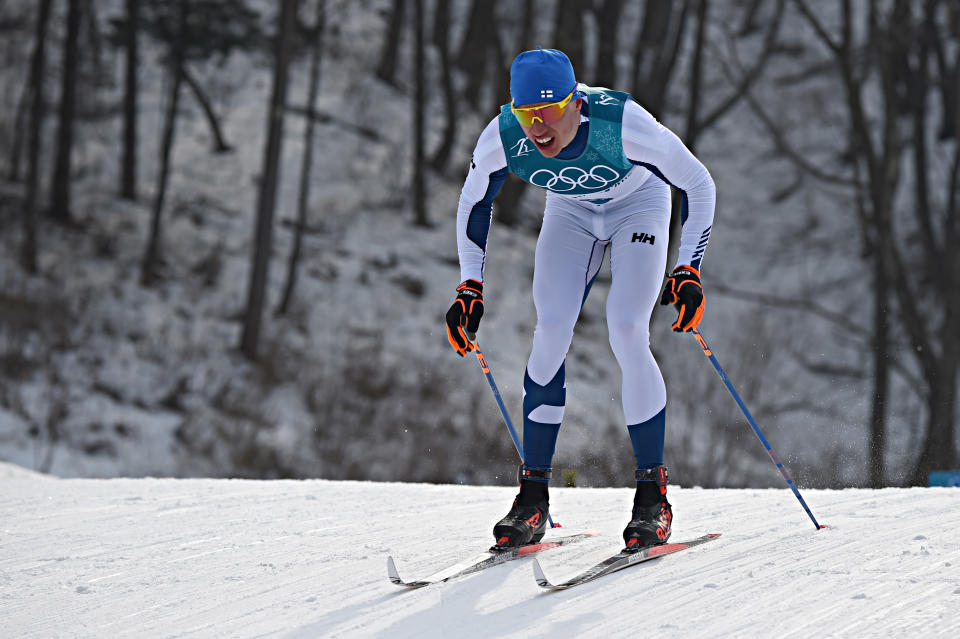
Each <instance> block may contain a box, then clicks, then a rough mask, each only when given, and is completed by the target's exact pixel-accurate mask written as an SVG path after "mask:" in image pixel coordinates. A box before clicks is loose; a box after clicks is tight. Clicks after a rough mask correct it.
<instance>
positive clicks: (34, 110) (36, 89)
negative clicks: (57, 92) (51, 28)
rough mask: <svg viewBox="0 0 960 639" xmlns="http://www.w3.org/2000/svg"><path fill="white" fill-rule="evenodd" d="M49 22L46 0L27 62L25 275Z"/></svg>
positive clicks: (33, 253) (33, 235) (32, 249)
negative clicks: (29, 94) (30, 91)
mask: <svg viewBox="0 0 960 639" xmlns="http://www.w3.org/2000/svg"><path fill="white" fill-rule="evenodd" d="M49 20H50V0H40V6H39V7H38V11H37V23H36V28H35V30H34V32H35V38H36V39H35V42H34V44H33V55H32V57H31V60H30V84H31V86H32V87H33V100H32V103H31V106H30V133H29V139H28V145H29V147H28V157H27V185H26V199H25V201H24V204H23V244H22V245H21V248H20V264H21V265H22V266H23V268H24V269H25V270H26V271H27V272H28V273H36V272H37V208H38V206H37V185H38V182H39V167H40V134H41V132H42V128H43V113H44V103H43V75H44V66H45V61H46V60H45V58H46V40H47V22H49Z"/></svg>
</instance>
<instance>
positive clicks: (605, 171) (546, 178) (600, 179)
mask: <svg viewBox="0 0 960 639" xmlns="http://www.w3.org/2000/svg"><path fill="white" fill-rule="evenodd" d="M541 173H542V174H543V175H542V176H541V177H540V178H539V180H540V181H539V182H538V181H537V180H538V178H537V176H538V175H540V174H541ZM619 179H620V174H619V173H617V172H616V171H614V170H613V169H611V168H610V167H609V166H605V165H603V164H598V165H596V166H594V167H593V168H592V169H590V170H589V171H584V170H583V169H581V168H580V167H578V166H568V167H566V168H563V169H561V170H560V172H559V173H554V172H553V171H551V170H550V169H539V170H537V171H534V172H533V175H531V176H530V184H532V185H534V186H539V187H540V188H542V189H549V190H551V191H554V192H557V193H565V192H567V191H572V190H573V189H576V188H582V189H587V190H588V191H596V190H598V189H604V188H606V187H608V186H610V185H612V184H614V183H616V181H617V180H619Z"/></svg>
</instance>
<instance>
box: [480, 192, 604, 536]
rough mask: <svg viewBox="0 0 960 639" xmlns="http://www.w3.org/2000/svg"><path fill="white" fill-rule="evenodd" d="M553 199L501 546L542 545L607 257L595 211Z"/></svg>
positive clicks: (498, 532) (498, 529)
mask: <svg viewBox="0 0 960 639" xmlns="http://www.w3.org/2000/svg"><path fill="white" fill-rule="evenodd" d="M551 200H552V198H548V200H547V210H546V211H545V212H544V220H543V227H542V228H541V230H540V237H539V239H538V240H537V253H536V259H535V265H534V275H533V301H534V304H535V305H536V308H537V326H536V329H535V330H534V333H533V348H532V350H531V353H530V358H529V360H528V361H527V370H526V372H525V373H524V376H523V392H524V397H523V456H524V466H523V469H522V476H521V481H520V492H519V494H518V495H517V497H516V499H515V500H514V502H513V507H512V508H511V509H510V512H509V513H507V516H506V517H504V518H503V519H501V520H500V521H499V522H497V524H496V525H495V526H494V528H493V535H494V537H495V538H496V540H497V543H496V546H497V547H501V548H503V547H510V546H519V545H523V544H528V543H536V542H538V541H539V540H540V539H541V538H542V537H543V534H544V532H545V530H546V524H547V518H548V517H549V508H550V496H549V491H548V488H547V486H548V484H549V482H550V472H551V468H552V463H553V462H552V460H553V452H554V449H555V448H556V443H557V434H558V433H559V430H560V422H561V421H562V419H563V409H564V405H565V402H566V390H565V377H564V365H563V362H564V358H565V357H566V355H567V350H568V349H569V348H570V341H571V339H572V338H573V327H574V324H576V322H577V317H578V316H579V315H580V307H581V306H582V305H583V300H584V296H585V292H586V291H587V290H588V288H589V284H590V282H591V280H592V278H593V277H594V276H595V275H596V273H597V270H598V269H599V266H600V262H601V260H602V258H603V251H604V245H603V243H602V242H599V241H598V240H597V239H596V238H595V237H594V236H593V235H592V233H591V232H590V231H589V230H588V229H587V225H588V224H589V217H588V212H586V211H584V210H580V209H579V207H577V206H576V205H573V204H566V205H565V204H564V203H556V202H551Z"/></svg>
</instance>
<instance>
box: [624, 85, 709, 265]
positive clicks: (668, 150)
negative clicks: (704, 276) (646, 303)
mask: <svg viewBox="0 0 960 639" xmlns="http://www.w3.org/2000/svg"><path fill="white" fill-rule="evenodd" d="M623 150H624V152H625V153H626V154H627V158H629V159H630V161H631V162H633V163H634V164H639V165H640V166H643V167H645V168H647V169H648V170H650V171H651V172H653V173H654V174H655V175H657V177H659V178H661V179H663V180H665V181H666V182H668V183H669V184H670V185H672V186H673V187H675V188H677V189H679V190H680V191H681V192H682V194H683V197H684V200H685V201H684V204H685V206H684V207H683V208H684V210H683V211H682V212H681V219H680V222H681V224H682V226H683V231H682V233H681V235H680V250H679V255H678V256H677V265H678V266H679V265H682V264H686V265H689V266H692V267H694V268H695V269H699V268H700V262H701V261H702V260H703V253H704V251H705V250H706V248H707V241H708V240H709V239H710V229H711V227H712V226H713V213H714V208H715V206H716V200H717V191H716V186H715V185H714V183H713V178H712V177H710V173H709V171H707V169H706V167H704V166H703V164H702V163H701V162H700V160H698V159H697V158H696V156H694V155H693V153H691V152H690V150H689V149H687V147H686V146H684V144H683V142H681V141H680V138H678V137H677V136H676V135H675V134H674V133H673V132H672V131H671V130H670V129H668V128H666V127H665V126H663V125H662V124H660V123H659V122H657V120H656V119H655V118H654V117H653V116H652V115H650V114H649V113H648V112H647V111H646V110H645V109H644V108H643V107H641V106H640V105H639V104H637V103H636V102H633V101H630V102H627V104H626V105H625V106H624V110H623Z"/></svg>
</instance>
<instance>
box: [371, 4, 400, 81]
mask: <svg viewBox="0 0 960 639" xmlns="http://www.w3.org/2000/svg"><path fill="white" fill-rule="evenodd" d="M406 7H407V0H393V7H392V9H391V10H390V17H389V18H388V28H387V37H386V38H384V41H383V49H382V50H381V52H380V63H379V64H378V65H377V77H378V78H380V79H381V80H383V81H384V82H386V83H387V84H390V85H392V86H397V81H396V79H395V77H394V76H395V75H396V73H397V58H399V57H400V55H399V53H400V34H402V33H403V21H404V16H405V14H406Z"/></svg>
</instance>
